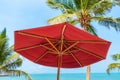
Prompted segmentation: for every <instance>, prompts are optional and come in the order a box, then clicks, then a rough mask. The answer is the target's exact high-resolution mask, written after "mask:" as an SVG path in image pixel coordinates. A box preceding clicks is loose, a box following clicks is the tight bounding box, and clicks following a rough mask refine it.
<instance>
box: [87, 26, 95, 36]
mask: <svg viewBox="0 0 120 80" xmlns="http://www.w3.org/2000/svg"><path fill="white" fill-rule="evenodd" d="M87 31H88V32H89V33H91V34H93V35H95V36H97V32H96V29H95V28H94V27H93V26H92V25H88V27H87Z"/></svg>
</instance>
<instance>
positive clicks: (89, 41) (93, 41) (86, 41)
mask: <svg viewBox="0 0 120 80" xmlns="http://www.w3.org/2000/svg"><path fill="white" fill-rule="evenodd" d="M76 41H79V42H80V43H101V44H108V43H109V42H105V41H98V40H68V42H76Z"/></svg>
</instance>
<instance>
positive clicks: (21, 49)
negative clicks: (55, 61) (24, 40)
mask: <svg viewBox="0 0 120 80" xmlns="http://www.w3.org/2000/svg"><path fill="white" fill-rule="evenodd" d="M40 46H42V47H44V48H46V49H49V50H50V51H53V52H55V53H56V51H55V50H53V49H51V48H49V47H47V46H45V45H40V44H37V45H34V46H29V47H24V48H20V49H17V50H16V51H23V50H27V49H31V48H36V47H40Z"/></svg>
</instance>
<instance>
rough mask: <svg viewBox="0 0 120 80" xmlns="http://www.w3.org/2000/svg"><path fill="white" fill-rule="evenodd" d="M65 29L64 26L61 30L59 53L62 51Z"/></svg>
mask: <svg viewBox="0 0 120 80" xmlns="http://www.w3.org/2000/svg"><path fill="white" fill-rule="evenodd" d="M65 28H66V25H64V27H63V29H62V34H61V47H60V51H62V49H63V39H64V32H65Z"/></svg>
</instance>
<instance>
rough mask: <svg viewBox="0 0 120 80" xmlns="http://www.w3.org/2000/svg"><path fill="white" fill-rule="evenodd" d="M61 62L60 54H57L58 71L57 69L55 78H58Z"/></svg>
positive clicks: (58, 79)
mask: <svg viewBox="0 0 120 80" xmlns="http://www.w3.org/2000/svg"><path fill="white" fill-rule="evenodd" d="M61 63H62V56H61V54H59V55H58V71H57V80H60V67H61Z"/></svg>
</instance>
